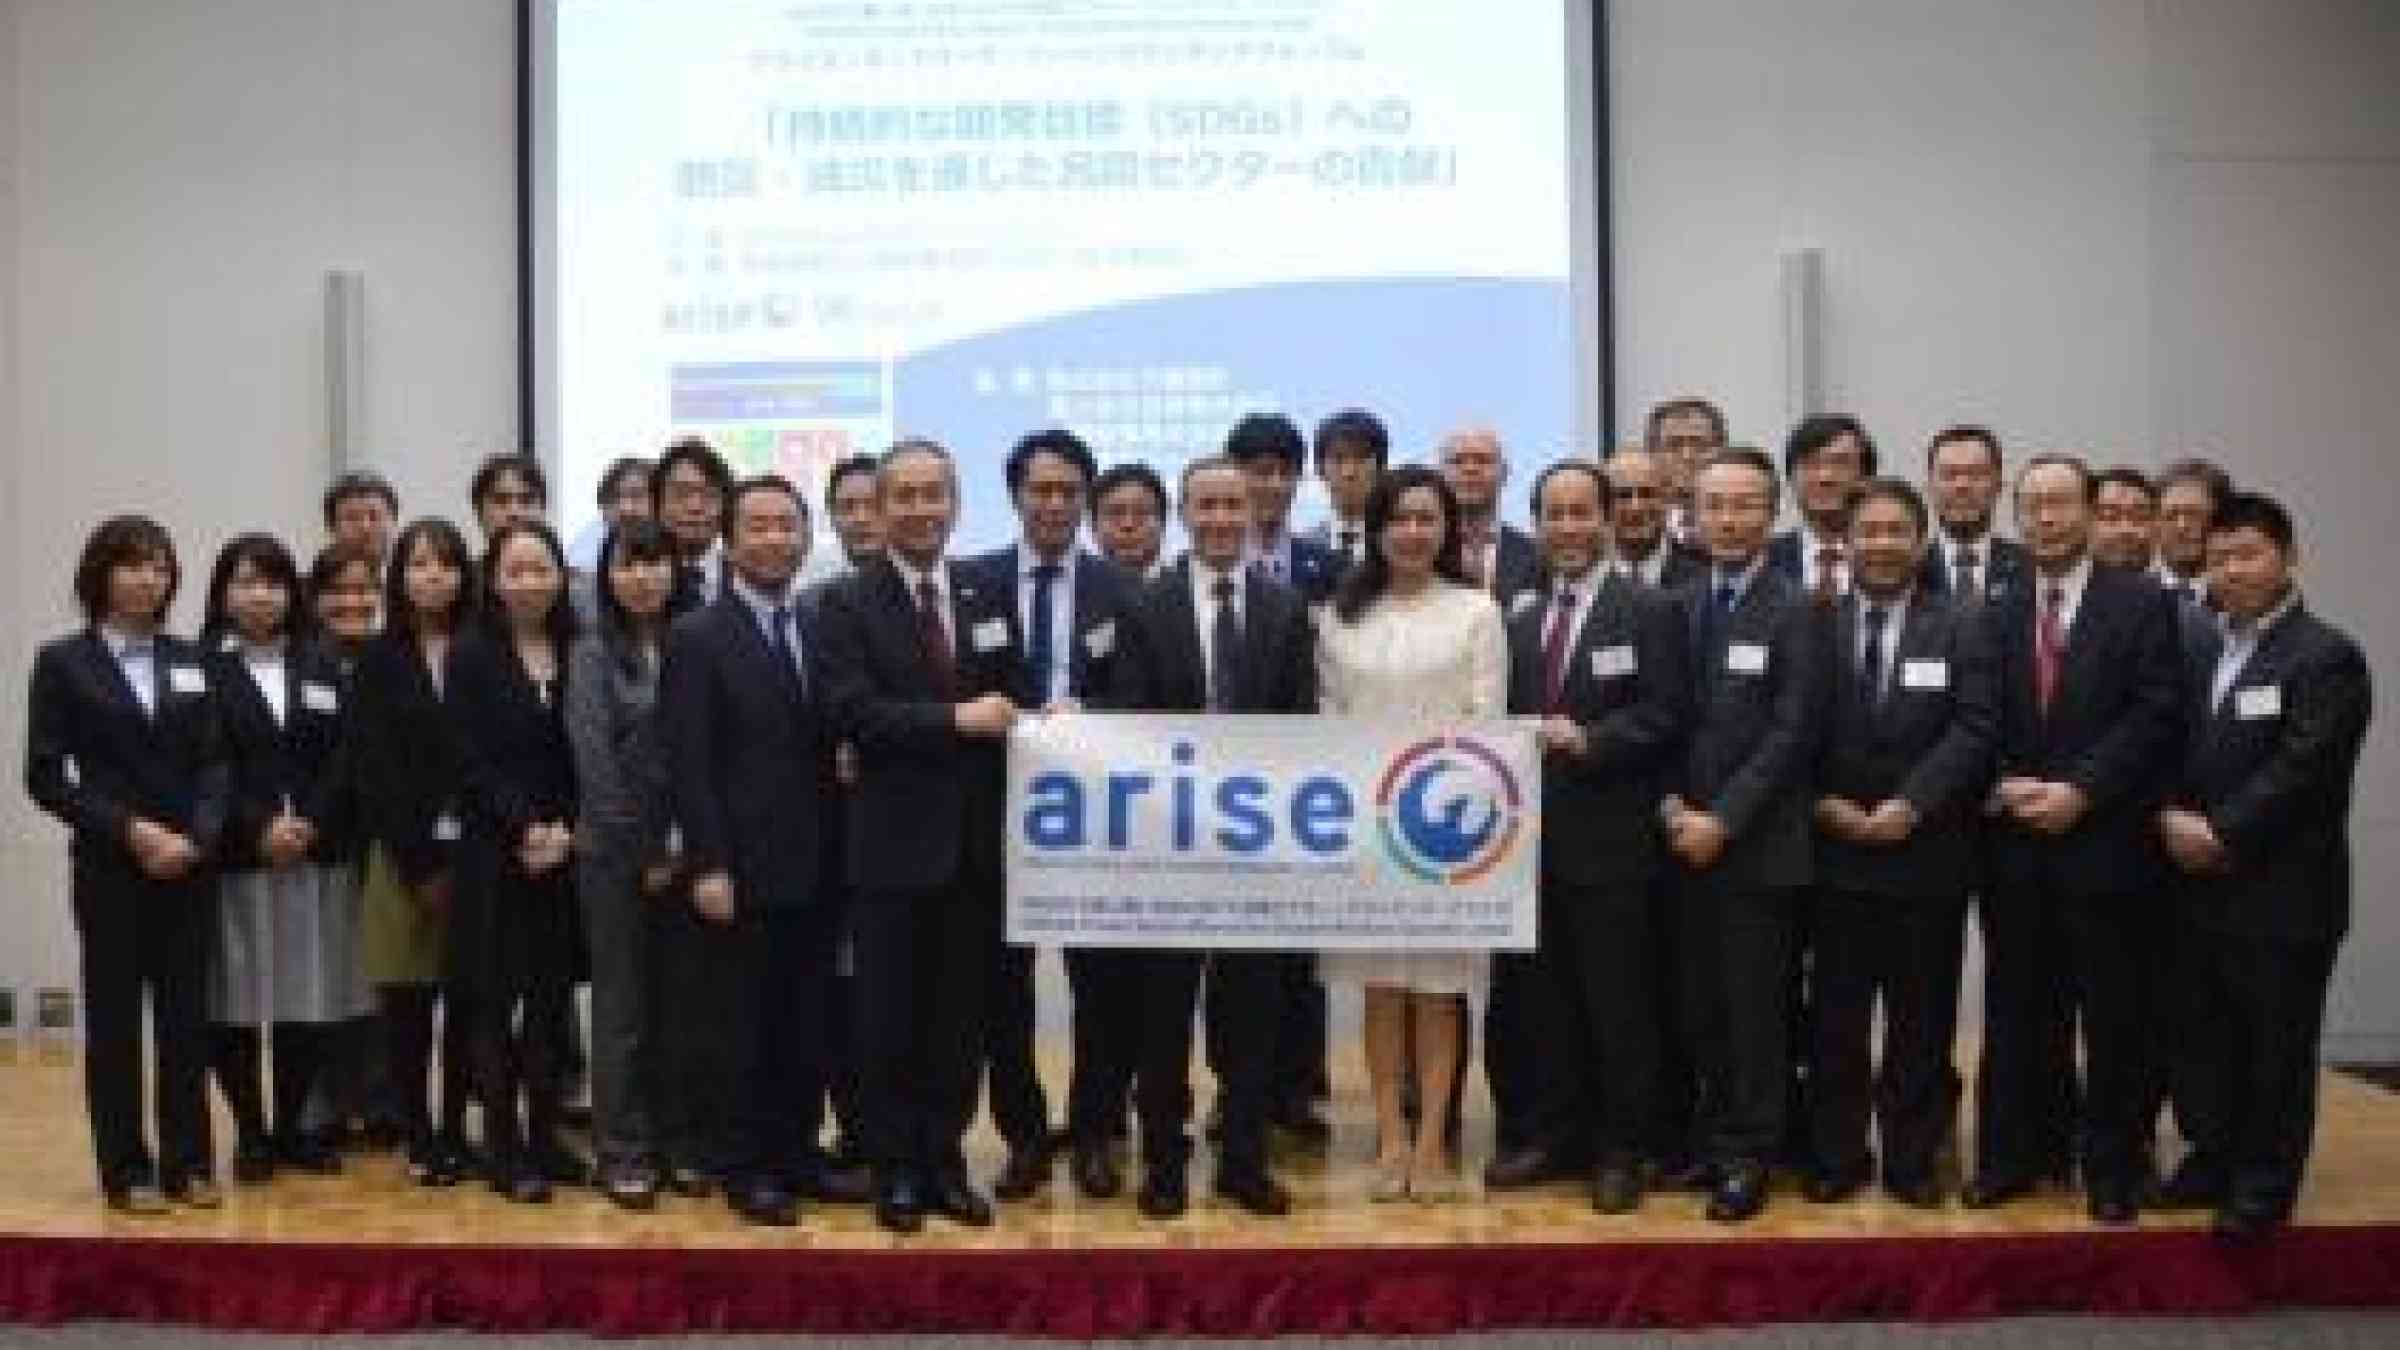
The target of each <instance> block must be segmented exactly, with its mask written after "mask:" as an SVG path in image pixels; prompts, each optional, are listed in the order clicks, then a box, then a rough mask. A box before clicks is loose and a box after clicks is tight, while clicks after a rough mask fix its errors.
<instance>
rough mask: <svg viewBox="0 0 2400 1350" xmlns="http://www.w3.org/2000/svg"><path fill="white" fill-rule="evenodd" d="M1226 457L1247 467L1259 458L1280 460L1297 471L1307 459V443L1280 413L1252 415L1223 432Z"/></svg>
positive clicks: (1290, 422)
mask: <svg viewBox="0 0 2400 1350" xmlns="http://www.w3.org/2000/svg"><path fill="white" fill-rule="evenodd" d="M1225 458H1227V459H1230V460H1232V461H1233V462H1234V463H1236V464H1239V465H1241V466H1242V467H1244V468H1248V467H1249V466H1250V465H1251V464H1253V463H1256V462H1257V461H1259V460H1262V459H1279V460H1282V461H1283V462H1284V463H1285V464H1288V465H1290V466H1291V469H1292V472H1293V473H1298V472H1300V467H1301V465H1302V464H1303V463H1304V462H1305V461H1306V460H1307V458H1308V443H1307V442H1306V441H1304V440H1302V439H1300V428H1299V426H1298V424H1296V423H1294V422H1293V421H1292V419H1290V418H1288V417H1286V416H1284V415H1283V414H1282V413H1251V414H1250V415H1248V416H1247V417H1244V418H1243V419H1242V420H1241V421H1239V422H1236V423H1234V424H1233V430H1231V431H1228V432H1226V433H1225Z"/></svg>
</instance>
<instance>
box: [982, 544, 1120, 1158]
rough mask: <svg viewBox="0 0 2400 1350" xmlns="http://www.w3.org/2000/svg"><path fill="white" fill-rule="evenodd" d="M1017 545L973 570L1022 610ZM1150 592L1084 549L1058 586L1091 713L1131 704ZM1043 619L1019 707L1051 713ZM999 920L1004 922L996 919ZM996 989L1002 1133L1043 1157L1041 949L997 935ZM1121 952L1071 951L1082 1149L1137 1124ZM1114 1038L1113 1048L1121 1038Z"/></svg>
mask: <svg viewBox="0 0 2400 1350" xmlns="http://www.w3.org/2000/svg"><path fill="white" fill-rule="evenodd" d="M1017 549H1018V546H1017V545H1014V544H1012V545H1010V546H1009V547H1007V548H1003V549H999V550H996V551H994V552H991V553H986V554H984V555H982V556H980V557H978V558H976V559H974V560H973V562H972V564H971V565H972V566H973V567H974V568H975V569H976V570H977V571H979V572H980V573H982V577H983V581H982V584H983V585H985V586H988V587H991V588H993V589H994V590H996V591H998V592H999V593H1001V594H1003V595H1005V596H1007V597H1008V599H1009V602H1010V603H1011V604H1012V605H1020V606H1021V605H1022V603H1023V601H1022V598H1021V596H1020V589H1019V582H1018V554H1017ZM1140 598H1141V583H1140V582H1139V581H1137V580H1135V579H1134V577H1133V575H1132V574H1131V573H1128V572H1126V571H1125V570H1124V569H1122V568H1120V567H1118V566H1117V565H1116V564H1114V563H1112V562H1109V561H1107V560H1106V559H1104V558H1101V557H1100V556H1099V555H1097V554H1093V553H1088V552H1083V551H1080V550H1078V552H1077V555H1076V558H1075V569H1074V584H1073V586H1072V588H1071V589H1070V588H1067V587H1063V586H1062V587H1058V588H1056V589H1055V590H1054V591H1053V594H1052V597H1051V602H1052V603H1053V604H1055V605H1059V606H1062V607H1064V608H1065V611H1066V613H1065V618H1066V627H1067V632H1068V643H1067V649H1066V650H1065V651H1062V652H1057V653H1054V654H1053V658H1052V659H1053V660H1054V661H1058V662H1064V663H1065V665H1066V672H1067V697H1068V698H1070V699H1073V700H1074V701H1075V702H1076V703H1078V704H1080V705H1082V706H1083V707H1086V708H1091V709H1094V710H1106V709H1109V708H1112V707H1119V706H1122V704H1123V700H1124V696H1125V691H1126V689H1127V687H1128V686H1129V685H1130V683H1131V681H1132V674H1131V671H1132V669H1133V667H1134V666H1135V665H1136V664H1137V663H1138V661H1139V659H1140V658H1139V654H1138V653H1137V652H1135V651H1134V650H1133V647H1134V645H1135V644H1137V643H1138V642H1139V641H1140V640H1141V634H1140V630H1139V624H1138V623H1137V621H1136V618H1135V611H1136V610H1137V608H1138V607H1139V604H1140ZM1032 621H1033V616H1032V615H1031V614H1030V613H1028V612H1025V611H1023V610H1022V609H1020V610H1019V612H1018V614H1017V625H1018V629H1019V631H1020V632H1022V633H1023V634H1024V635H1025V642H1024V645H1023V647H1022V648H1020V651H1021V653H1022V654H1023V655H1024V656H1025V658H1026V659H1025V660H1024V661H1023V662H1021V663H1020V669H1019V671H1018V674H1017V678H1016V680H1015V682H1014V683H1013V684H1012V685H1011V687H1010V689H1009V697H1011V698H1013V699H1015V700H1016V702H1017V706H1018V707H1020V708H1044V707H1047V706H1049V704H1050V701H1051V693H1050V688H1051V686H1050V682H1049V676H1048V674H1047V672H1037V671H1036V670H1035V669H1034V668H1033V662H1032V650H1033V645H1034V642H1033V632H1032V627H1031V625H1032ZM996 917H997V916H996ZM991 936H992V953H993V955H992V975H991V980H992V983H991V989H990V992H989V993H988V994H987V995H986V996H985V1018H984V1049H985V1055H986V1059H987V1065H986V1072H987V1075H988V1077H987V1080H986V1081H987V1082H988V1084H989V1092H990V1100H991V1109H992V1123H993V1124H994V1125H995V1126H997V1127H998V1128H999V1130H1000V1136H1001V1138H1003V1139H1005V1140H1007V1141H1008V1144H1009V1147H1010V1148H1012V1149H1016V1150H1018V1151H1020V1152H1026V1151H1030V1152H1032V1153H1034V1154H1036V1155H1038V1154H1039V1153H1040V1152H1042V1151H1043V1150H1045V1149H1046V1148H1047V1147H1048V1144H1049V1135H1050V1103H1049V1100H1048V1098H1047V1097H1046V1095H1045V1094H1044V1093H1043V1091H1042V1083H1041V1079H1040V1077H1039V1076H1037V1075H1036V1073H1035V1071H1034V1064H1033V1024H1034V996H1033V964H1034V956H1035V952H1036V949H1035V948H1033V947H1021V946H1015V945H1012V944H1010V943H1008V942H1007V941H1005V940H1004V939H1003V937H1002V933H1001V929H1000V926H999V925H998V924H997V923H995V925H994V926H993V928H992V934H991ZM1112 955H1113V953H1110V952H1106V951H1101V950H1097V949H1091V948H1081V947H1078V948H1070V949H1068V951H1067V953H1066V967H1067V982H1068V986H1069V988H1070V990H1071V991H1072V993H1073V997H1074V1008H1073V1013H1072V1019H1073V1022H1072V1024H1073V1036H1072V1040H1073V1045H1074V1070H1073V1077H1072V1080H1071V1082H1070V1084H1069V1087H1068V1092H1067V1130H1068V1133H1069V1134H1070V1135H1072V1136H1073V1137H1074V1139H1075V1141H1076V1142H1077V1144H1079V1145H1085V1146H1092V1147H1097V1146H1100V1145H1104V1144H1106V1143H1107V1141H1108V1139H1109V1137H1110V1135H1111V1134H1113V1133H1114V1127H1115V1126H1116V1125H1118V1124H1119V1123H1121V1122H1122V1121H1123V1120H1124V1119H1125V1097H1124V1094H1123V1092H1122V1091H1119V1092H1116V1093H1113V1094H1112V1093H1110V1092H1108V1091H1107V1090H1106V1086H1105V1085H1106V1084H1107V1083H1109V1082H1110V1081H1111V1079H1112V1075H1111V1074H1110V1073H1109V1072H1108V1071H1106V1070H1105V1069H1104V1068H1103V1067H1102V1066H1103V1064H1104V1063H1106V1062H1111V1061H1123V1060H1124V1059H1126V1058H1127V1057H1128V1056H1130V1055H1131V1054H1132V1036H1131V1033H1130V1028H1131V1025H1132V1022H1133V1016H1132V1000H1133V998H1134V991H1132V990H1130V989H1128V988H1126V987H1125V985H1124V983H1123V981H1122V979H1121V977H1120V976H1119V974H1118V972H1117V971H1116V970H1115V969H1114V968H1113V967H1112V966H1111V965H1110V957H1111V956H1112ZM1112 1038H1113V1039H1112Z"/></svg>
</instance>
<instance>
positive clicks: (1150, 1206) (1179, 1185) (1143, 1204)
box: [1134, 1163, 1192, 1219]
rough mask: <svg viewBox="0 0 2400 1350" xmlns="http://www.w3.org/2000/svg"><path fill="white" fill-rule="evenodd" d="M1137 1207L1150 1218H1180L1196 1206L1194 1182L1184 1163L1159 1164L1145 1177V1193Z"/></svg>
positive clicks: (1146, 1173)
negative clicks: (1187, 1175)
mask: <svg viewBox="0 0 2400 1350" xmlns="http://www.w3.org/2000/svg"><path fill="white" fill-rule="evenodd" d="M1134 1204H1135V1205H1136V1206H1137V1207H1138V1208H1139V1209H1140V1210H1141V1211H1142V1216H1143V1217H1144V1218H1149V1219H1180V1218H1182V1217H1183V1214H1184V1211H1185V1210H1188V1209H1190V1208H1191V1207H1192V1192H1191V1186H1190V1183H1189V1182H1188V1181H1187V1180H1186V1178H1185V1176H1184V1171H1183V1165H1182V1164H1181V1163H1158V1164H1153V1165H1152V1166H1151V1167H1150V1169H1149V1170H1148V1171H1146V1172H1144V1173H1143V1174H1142V1193H1141V1194H1140V1195H1139V1196H1137V1197H1135V1200H1134Z"/></svg>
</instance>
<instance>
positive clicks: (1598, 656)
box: [1592, 646, 1636, 680]
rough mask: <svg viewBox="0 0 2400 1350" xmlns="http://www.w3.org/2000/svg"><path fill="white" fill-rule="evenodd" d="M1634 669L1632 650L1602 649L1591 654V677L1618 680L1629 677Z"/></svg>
mask: <svg viewBox="0 0 2400 1350" xmlns="http://www.w3.org/2000/svg"><path fill="white" fill-rule="evenodd" d="M1635 667H1636V662H1635V660H1634V655H1633V648H1631V647H1627V646H1617V647H1602V648H1600V649H1599V650H1597V651H1595V652H1593V653H1592V677H1593V678H1594V679H1601V680H1614V679H1619V678H1621V677H1623V676H1626V675H1631V674H1632V673H1633V672H1634V669H1635Z"/></svg>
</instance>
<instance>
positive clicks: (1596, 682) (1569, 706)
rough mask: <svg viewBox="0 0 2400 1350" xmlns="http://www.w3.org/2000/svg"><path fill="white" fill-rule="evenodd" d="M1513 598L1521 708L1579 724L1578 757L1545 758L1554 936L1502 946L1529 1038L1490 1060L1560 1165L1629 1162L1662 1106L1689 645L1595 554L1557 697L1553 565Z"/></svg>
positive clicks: (1499, 976)
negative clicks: (1670, 776)
mask: <svg viewBox="0 0 2400 1350" xmlns="http://www.w3.org/2000/svg"><path fill="white" fill-rule="evenodd" d="M1537 581H1538V583H1539V584H1538V585H1537V586H1536V587H1535V588H1533V589H1531V590H1528V591H1525V592H1522V594H1524V595H1528V596H1532V597H1534V599H1533V602H1532V603H1526V604H1512V606H1511V609H1512V611H1513V612H1512V614H1511V615H1510V617H1509V620H1508V643H1509V660H1508V671H1509V677H1508V710H1509V712H1510V713H1511V714H1514V715H1517V716H1533V717H1540V716H1560V717H1565V718H1567V719H1569V720H1571V721H1573V722H1574V723H1575V724H1576V725H1577V726H1578V727H1579V728H1581V729H1582V731H1583V735H1584V741H1585V750H1584V753H1583V754H1581V755H1568V754H1565V753H1562V752H1557V751H1553V752H1550V753H1548V754H1545V755H1544V756H1543V757H1542V819H1543V820H1544V821H1545V822H1547V823H1548V827H1547V828H1546V829H1545V830H1544V832H1543V837H1542V857H1541V883H1540V906H1541V914H1540V931H1541V943H1540V947H1539V949H1538V950H1537V951H1536V952H1533V953H1530V954H1527V953H1516V952H1500V953H1495V954H1494V955H1493V958H1492V996H1491V997H1492V1003H1493V1005H1494V1006H1500V1005H1501V1004H1503V1002H1504V1001H1509V1002H1515V1003H1516V1004H1517V1006H1518V1008H1519V1009H1520V1010H1521V1013H1520V1016H1521V1019H1522V1020H1521V1021H1520V1023H1519V1025H1520V1026H1521V1027H1522V1028H1523V1029H1524V1031H1525V1036H1524V1038H1523V1042H1522V1043H1521V1044H1512V1043H1510V1042H1509V1041H1507V1040H1506V1039H1504V1038H1502V1037H1499V1036H1490V1037H1489V1038H1488V1039H1487V1043H1486V1045H1485V1056H1484V1063H1485V1069H1486V1072H1487V1074H1488V1075H1489V1077H1490V1080H1491V1087H1492V1097H1493V1101H1494V1103H1495V1105H1496V1106H1497V1108H1498V1109H1499V1110H1500V1111H1501V1112H1502V1113H1503V1114H1507V1115H1513V1116H1515V1117H1517V1118H1518V1121H1519V1122H1520V1123H1519V1124H1517V1125H1516V1126H1515V1128H1514V1131H1513V1137H1515V1138H1517V1139H1519V1140H1520V1141H1529V1142H1531V1143H1533V1144H1535V1145H1536V1146H1538V1147H1540V1148H1542V1149H1543V1150H1545V1151H1546V1152H1547V1153H1548V1154H1549V1155H1550V1157H1551V1158H1552V1159H1553V1160H1554V1161H1556V1162H1560V1163H1566V1162H1616V1163H1621V1164H1630V1163H1631V1162H1633V1161H1634V1160H1635V1159H1636V1158H1638V1157H1639V1156H1640V1155H1641V1154H1642V1153H1643V1152H1644V1151H1645V1149H1646V1146H1647V1143H1648V1140H1647V1137H1646V1135H1647V1132H1648V1130H1649V1128H1650V1124H1651V1120H1652V1118H1653V1117H1654V1116H1655V1114H1656V1110H1657V1107H1656V1104H1655V1092H1656V1088H1657V1082H1658V1025H1657V1019H1656V1018H1655V1016H1654V1015H1653V1009H1654V1008H1655V1006H1656V997H1657V996H1656V989H1655V983H1654V981H1653V980H1652V979H1651V977H1650V959H1651V946H1652V944H1651V940H1650V918H1651V916H1650V887H1651V885H1652V883H1653V882H1654V881H1655V880H1656V878H1657V876H1658V874H1659V871H1660V869H1661V863H1662V860H1663V855H1662V853H1661V850H1660V845H1659V839H1658V798H1659V792H1658V785H1659V780H1660V777H1661V776H1662V775H1663V774H1664V773H1665V772H1666V771H1667V770H1668V769H1669V768H1670V767H1671V764H1672V761H1673V756H1674V753H1675V750H1676V748H1677V747H1678V746H1679V745H1680V744H1681V743H1682V739H1683V736H1684V734H1685V731H1686V730H1687V727H1688V725H1689V723H1690V720H1691V711H1692V708H1691V672H1690V663H1691V645H1690V642H1689V640H1688V638H1687V637H1686V636H1685V633H1684V623H1683V611H1682V609H1681V608H1680V602H1679V601H1678V600H1677V599H1676V598H1675V597H1671V596H1668V595H1665V594H1662V593H1661V592H1658V591H1656V590H1653V589H1652V588H1650V587H1648V586H1645V585H1643V584H1641V583H1640V582H1638V581H1635V580H1633V579H1632V578H1630V577H1626V576H1623V575H1621V574H1618V573H1615V572H1612V571H1609V570H1607V569H1606V568H1605V566H1602V567H1595V568H1594V569H1593V570H1592V571H1591V572H1590V573H1588V574H1587V575H1586V576H1585V577H1584V578H1583V579H1582V584H1583V585H1584V586H1587V587H1588V586H1590V585H1592V584H1593V583H1594V582H1597V583H1598V584H1599V591H1598V592H1597V594H1594V595H1593V596H1592V598H1591V600H1590V602H1589V605H1590V607H1589V610H1588V612H1587V613H1586V614H1585V615H1584V618H1583V622H1582V627H1581V628H1580V629H1578V630H1576V631H1575V633H1574V634H1573V636H1572V638H1571V639H1568V640H1566V645H1565V646H1563V647H1562V648H1561V658H1560V666H1559V670H1560V674H1561V678H1560V681H1559V688H1558V696H1557V698H1556V699H1555V700H1553V699H1552V698H1551V697H1550V690H1549V688H1548V679H1549V673H1550V663H1549V661H1548V659H1547V658H1548V652H1549V648H1548V638H1549V634H1550V631H1551V625H1552V623H1553V615H1552V609H1553V605H1554V601H1555V599H1556V596H1557V592H1558V586H1557V584H1556V583H1554V582H1553V581H1551V579H1550V578H1548V577H1546V576H1544V577H1539V578H1537Z"/></svg>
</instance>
